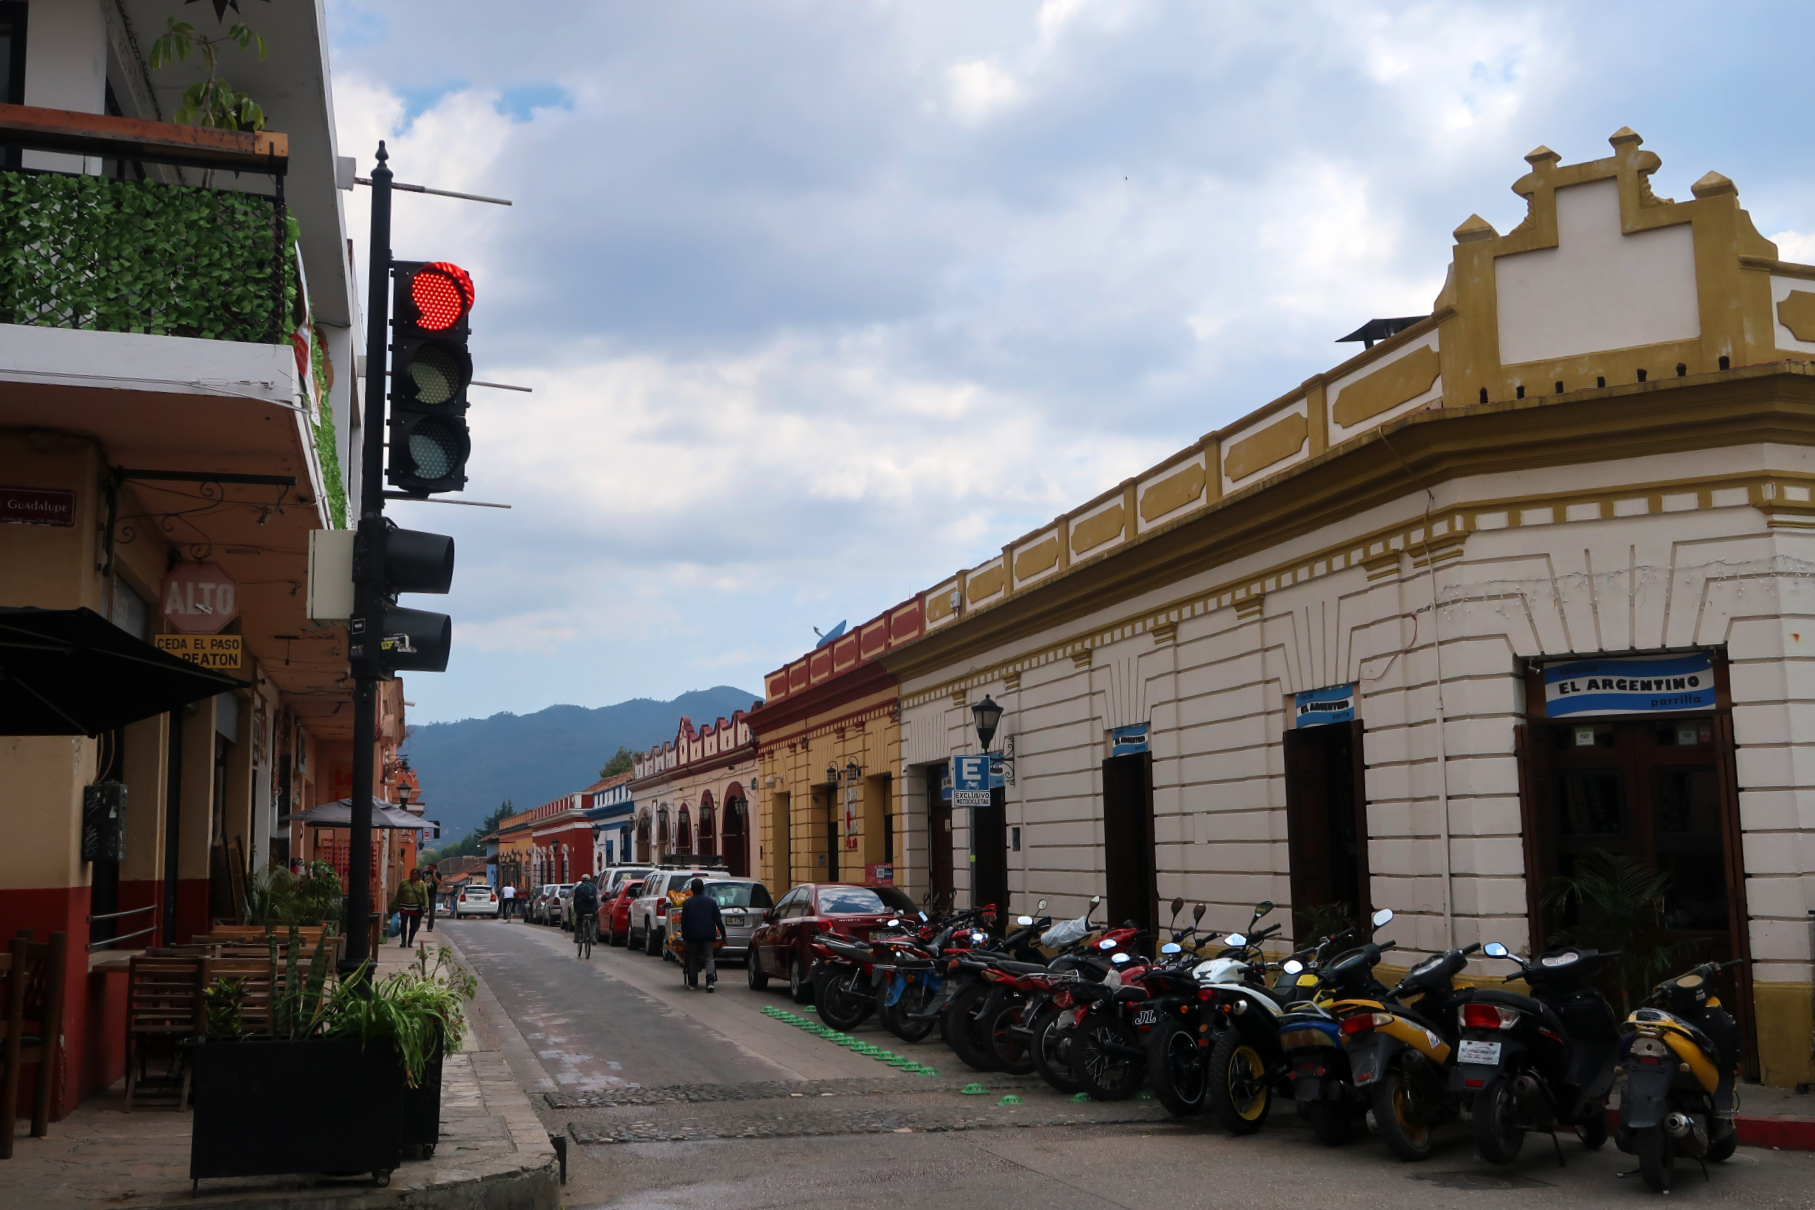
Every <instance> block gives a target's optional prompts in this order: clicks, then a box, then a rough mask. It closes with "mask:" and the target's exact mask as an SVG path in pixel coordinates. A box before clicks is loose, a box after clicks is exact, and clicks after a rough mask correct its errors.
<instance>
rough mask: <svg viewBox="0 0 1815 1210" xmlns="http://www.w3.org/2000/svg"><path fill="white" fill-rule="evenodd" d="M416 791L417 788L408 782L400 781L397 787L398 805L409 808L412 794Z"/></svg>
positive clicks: (405, 808)
mask: <svg viewBox="0 0 1815 1210" xmlns="http://www.w3.org/2000/svg"><path fill="white" fill-rule="evenodd" d="M415 792H416V791H415V789H414V788H413V787H412V786H411V785H410V784H409V783H408V782H402V783H400V784H399V785H398V787H397V805H398V806H400V807H402V808H403V809H404V810H406V811H407V810H409V806H410V795H412V794H414V793H415Z"/></svg>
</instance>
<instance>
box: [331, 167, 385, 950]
mask: <svg viewBox="0 0 1815 1210" xmlns="http://www.w3.org/2000/svg"><path fill="white" fill-rule="evenodd" d="M388 159H390V155H389V153H387V152H386V151H385V149H384V143H383V142H382V141H380V142H379V144H378V156H377V160H378V162H377V164H376V165H375V166H374V167H373V169H372V253H371V258H372V263H371V265H370V266H369V268H368V272H369V275H370V280H369V281H368V282H367V283H366V374H365V392H366V397H365V425H364V427H365V444H364V445H363V446H362V447H361V449H360V469H359V539H360V541H359V543H358V545H359V548H360V549H361V551H362V552H364V554H365V557H364V558H355V559H354V561H353V617H352V619H351V620H350V621H349V622H348V623H347V644H348V647H347V655H348V657H349V662H350V663H351V665H352V668H353V797H352V802H351V804H350V805H351V808H352V810H351V812H350V817H349V818H348V820H347V825H348V830H349V832H350V833H351V837H350V842H349V843H350V850H349V852H348V854H347V882H348V886H347V922H346V930H347V947H346V956H345V958H344V960H343V962H342V966H341V969H342V970H343V971H346V970H353V969H357V968H358V967H359V966H360V964H361V963H363V962H365V960H366V959H367V958H369V957H371V956H372V954H371V948H370V937H371V915H372V889H371V884H372V753H373V749H374V747H375V746H376V744H377V733H378V678H377V677H376V676H374V675H372V671H371V670H372V669H373V667H374V666H375V665H374V661H373V660H371V659H370V658H362V657H366V656H368V652H367V651H366V650H365V648H366V645H367V644H370V643H376V642H377V641H378V638H379V636H378V634H377V633H376V631H377V630H378V629H379V628H381V627H382V626H383V618H384V595H383V594H384V583H383V575H384V559H383V558H382V555H381V552H382V551H383V550H384V434H385V423H384V416H385V406H384V405H385V386H386V380H385V365H386V357H385V354H386V352H387V350H388V348H389V345H390V340H389V334H388V330H389V328H390V301H391V170H390V169H389V168H388V167H386V166H385V161H387V160H388ZM374 555H378V556H379V557H374Z"/></svg>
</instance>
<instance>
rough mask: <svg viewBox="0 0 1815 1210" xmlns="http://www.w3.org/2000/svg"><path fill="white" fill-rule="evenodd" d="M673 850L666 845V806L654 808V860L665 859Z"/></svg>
mask: <svg viewBox="0 0 1815 1210" xmlns="http://www.w3.org/2000/svg"><path fill="white" fill-rule="evenodd" d="M671 852H673V850H672V849H671V848H670V847H669V845H668V808H667V807H666V806H661V807H657V808H656V809H655V860H657V861H658V862H659V861H666V860H668V854H669V853H671Z"/></svg>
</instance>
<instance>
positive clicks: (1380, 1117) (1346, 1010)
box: [1330, 944, 1481, 1160]
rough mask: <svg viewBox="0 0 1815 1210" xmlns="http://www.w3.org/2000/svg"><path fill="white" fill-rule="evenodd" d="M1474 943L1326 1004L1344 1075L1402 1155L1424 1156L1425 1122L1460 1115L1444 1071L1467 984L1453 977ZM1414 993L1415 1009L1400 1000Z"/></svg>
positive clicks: (1427, 1147)
mask: <svg viewBox="0 0 1815 1210" xmlns="http://www.w3.org/2000/svg"><path fill="white" fill-rule="evenodd" d="M1480 948H1481V946H1480V945H1479V944H1475V945H1468V946H1464V947H1462V948H1461V949H1453V950H1450V951H1448V952H1447V953H1442V954H1433V955H1432V956H1431V957H1429V958H1426V959H1425V960H1424V961H1422V962H1420V963H1418V964H1417V965H1415V966H1413V967H1412V969H1411V970H1409V971H1407V972H1406V974H1405V978H1403V979H1401V980H1400V981H1399V982H1398V983H1397V984H1396V985H1395V986H1394V987H1393V988H1392V989H1391V990H1390V991H1388V992H1387V994H1386V995H1385V996H1384V997H1383V998H1381V999H1379V1000H1343V1001H1339V1002H1337V1003H1334V1004H1332V1005H1330V1011H1331V1012H1332V1013H1334V1014H1335V1015H1336V1017H1337V1019H1338V1020H1339V1021H1340V1022H1341V1025H1340V1027H1339V1028H1340V1030H1341V1033H1342V1042H1343V1049H1344V1050H1346V1051H1347V1052H1348V1056H1349V1073H1350V1077H1351V1078H1352V1079H1353V1080H1354V1082H1355V1087H1356V1088H1358V1089H1367V1090H1369V1096H1370V1100H1371V1101H1372V1108H1373V1111H1374V1124H1375V1128H1376V1129H1377V1130H1379V1132H1380V1137H1381V1138H1382V1139H1384V1140H1386V1145H1387V1147H1388V1149H1389V1150H1391V1151H1392V1153H1393V1154H1394V1155H1396V1156H1398V1157H1399V1158H1400V1159H1402V1160H1422V1159H1427V1158H1429V1156H1430V1154H1431V1148H1432V1146H1433V1143H1434V1139H1433V1134H1432V1129H1431V1128H1432V1127H1434V1126H1439V1125H1443V1124H1446V1123H1449V1122H1454V1121H1455V1120H1457V1118H1459V1117H1460V1116H1461V1109H1462V1098H1461V1097H1460V1095H1458V1094H1453V1093H1452V1092H1451V1091H1450V1069H1451V1067H1452V1066H1453V1064H1452V1059H1453V1057H1454V1055H1455V1051H1456V1042H1457V1041H1458V1035H1459V1033H1460V1030H1459V1027H1458V1025H1457V1023H1456V1015H1455V1014H1456V1009H1457V1006H1458V1005H1460V1004H1461V1003H1462V1002H1463V1001H1465V1000H1467V999H1468V998H1469V997H1470V996H1472V995H1473V993H1474V989H1473V988H1464V989H1462V990H1461V991H1460V992H1458V991H1457V990H1456V986H1455V980H1456V976H1457V974H1459V973H1460V972H1461V971H1462V968H1463V967H1465V966H1467V965H1468V956H1469V955H1470V954H1472V953H1474V952H1475V951H1476V950H1478V949H1480ZM1411 997H1416V998H1417V1000H1418V1003H1417V1005H1416V1006H1408V1005H1407V1003H1406V1001H1407V999H1409V998H1411Z"/></svg>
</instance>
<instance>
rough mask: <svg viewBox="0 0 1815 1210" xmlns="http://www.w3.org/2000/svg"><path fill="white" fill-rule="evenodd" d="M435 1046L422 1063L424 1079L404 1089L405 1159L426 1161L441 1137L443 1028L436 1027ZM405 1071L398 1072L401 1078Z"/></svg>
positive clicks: (433, 1152)
mask: <svg viewBox="0 0 1815 1210" xmlns="http://www.w3.org/2000/svg"><path fill="white" fill-rule="evenodd" d="M432 1045H433V1047H434V1049H433V1050H432V1051H430V1055H431V1057H430V1059H429V1060H428V1062H427V1063H425V1064H423V1070H422V1082H421V1083H420V1084H418V1085H417V1086H416V1087H414V1088H410V1087H408V1086H407V1085H406V1086H405V1088H404V1090H403V1158H404V1159H406V1160H426V1159H429V1158H430V1157H432V1156H433V1155H434V1154H435V1144H436V1143H437V1142H439V1141H440V1140H441V1051H442V1045H441V1030H440V1029H439V1028H437V1029H436V1030H435V1040H434V1042H433V1043H432ZM401 1076H402V1073H401V1071H399V1078H401Z"/></svg>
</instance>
